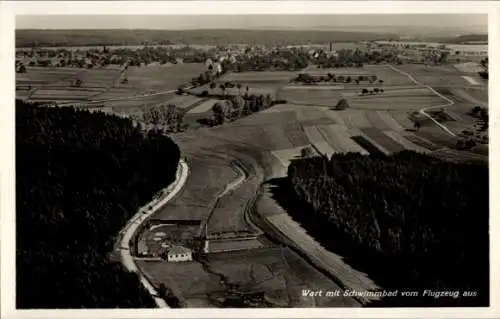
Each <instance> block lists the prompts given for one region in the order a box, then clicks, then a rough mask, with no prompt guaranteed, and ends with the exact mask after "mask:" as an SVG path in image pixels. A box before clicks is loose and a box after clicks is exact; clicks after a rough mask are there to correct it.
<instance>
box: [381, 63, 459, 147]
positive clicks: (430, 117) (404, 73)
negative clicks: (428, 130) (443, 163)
mask: <svg viewBox="0 0 500 319" xmlns="http://www.w3.org/2000/svg"><path fill="white" fill-rule="evenodd" d="M389 67H390V68H391V69H393V70H394V71H396V72H399V73H401V74H403V75H406V76H407V77H408V78H409V79H410V80H411V81H412V82H413V83H415V84H416V85H419V86H422V87H425V88H427V89H429V90H431V91H432V92H433V93H434V94H436V95H437V96H439V97H440V98H442V99H443V100H445V101H446V102H447V103H445V104H439V105H433V106H428V107H424V108H423V109H421V110H420V111H419V112H420V114H422V115H423V116H425V117H427V118H428V119H430V120H431V121H432V122H434V124H436V125H437V126H439V127H440V128H441V129H443V130H444V131H445V132H446V133H448V134H449V135H451V136H453V137H457V135H456V134H455V133H453V132H452V131H451V130H450V129H449V128H447V127H446V126H445V125H443V124H441V123H439V122H438V121H436V120H435V119H434V118H433V117H432V116H430V115H429V114H428V113H426V112H427V111H429V110H432V109H439V108H445V107H449V106H452V105H453V104H455V102H453V101H452V100H450V99H449V98H447V97H446V96H444V95H442V94H441V93H439V92H438V91H436V90H434V89H433V88H432V87H430V86H429V85H426V84H423V83H421V82H419V81H417V80H416V79H415V78H414V77H413V76H412V75H411V74H409V73H406V72H404V71H402V70H400V69H398V68H396V67H395V66H393V65H389Z"/></svg>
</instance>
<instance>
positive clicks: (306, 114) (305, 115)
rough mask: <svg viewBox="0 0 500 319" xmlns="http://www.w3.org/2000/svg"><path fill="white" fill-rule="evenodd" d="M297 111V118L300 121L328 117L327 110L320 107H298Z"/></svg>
mask: <svg viewBox="0 0 500 319" xmlns="http://www.w3.org/2000/svg"><path fill="white" fill-rule="evenodd" d="M296 112H297V120H298V121H299V122H310V121H315V120H320V119H323V118H325V117H327V115H326V111H325V110H323V109H320V108H313V107H309V108H302V109H297V111H296ZM327 118H328V117H327Z"/></svg>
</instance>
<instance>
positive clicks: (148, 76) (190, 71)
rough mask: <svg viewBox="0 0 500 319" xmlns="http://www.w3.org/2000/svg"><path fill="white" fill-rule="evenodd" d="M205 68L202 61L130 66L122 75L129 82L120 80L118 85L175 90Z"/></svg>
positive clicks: (156, 89)
mask: <svg viewBox="0 0 500 319" xmlns="http://www.w3.org/2000/svg"><path fill="white" fill-rule="evenodd" d="M205 70H206V66H205V65H204V64H202V63H187V64H173V65H171V66H169V67H163V66H145V67H129V68H128V69H127V70H126V71H125V72H124V74H123V75H122V78H124V77H127V79H128V83H121V82H119V83H117V84H116V87H119V88H141V89H144V90H155V91H166V90H175V89H177V88H178V87H179V85H181V84H184V83H187V82H189V81H191V79H192V78H194V77H197V76H198V75H200V73H202V72H203V71H205Z"/></svg>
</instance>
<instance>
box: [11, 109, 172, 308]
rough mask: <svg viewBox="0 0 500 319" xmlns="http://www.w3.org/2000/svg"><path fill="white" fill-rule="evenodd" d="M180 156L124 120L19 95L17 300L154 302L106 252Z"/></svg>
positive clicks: (48, 304)
mask: <svg viewBox="0 0 500 319" xmlns="http://www.w3.org/2000/svg"><path fill="white" fill-rule="evenodd" d="M179 158H180V151H179V148H178V147H177V145H176V144H174V143H173V142H172V140H170V139H169V138H168V137H165V136H163V135H160V134H157V133H153V132H151V133H149V134H148V135H147V136H144V134H143V133H142V132H141V129H140V128H139V127H134V126H133V125H132V122H131V121H130V120H128V119H122V118H118V117H116V116H109V115H105V114H104V113H89V112H86V111H76V110H74V109H73V108H58V107H55V108H46V107H40V106H36V105H32V104H25V103H23V102H21V101H17V102H16V208H17V212H16V228H17V229H16V234H17V251H16V253H17V293H16V298H17V307H18V308H23V309H26V308H117V307H118V308H141V307H155V304H154V302H153V300H152V299H151V297H150V296H149V295H148V293H147V292H146V291H145V290H143V289H142V286H141V285H140V283H139V281H138V278H137V277H136V276H135V275H134V274H131V273H127V272H126V271H125V270H123V268H122V267H121V265H119V264H116V263H113V262H111V261H109V259H108V254H109V253H110V252H111V251H112V249H113V243H114V240H115V237H116V235H117V234H118V232H119V231H120V230H121V228H122V227H123V226H124V225H125V224H126V222H127V221H128V219H129V218H130V217H131V216H132V215H134V214H135V213H136V211H137V209H138V208H139V206H140V205H144V204H145V203H146V202H148V201H149V200H150V199H151V198H152V196H153V194H154V193H155V192H157V191H158V190H159V189H161V188H163V187H165V186H166V185H168V184H169V183H171V182H172V181H173V180H174V178H175V171H176V168H177V163H178V161H179Z"/></svg>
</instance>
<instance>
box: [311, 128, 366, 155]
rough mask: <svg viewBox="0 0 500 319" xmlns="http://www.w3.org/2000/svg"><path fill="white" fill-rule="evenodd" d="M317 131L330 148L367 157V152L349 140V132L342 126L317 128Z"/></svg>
mask: <svg viewBox="0 0 500 319" xmlns="http://www.w3.org/2000/svg"><path fill="white" fill-rule="evenodd" d="M319 131H320V132H321V133H322V135H323V136H324V137H325V139H326V140H327V141H328V143H329V144H330V146H332V148H334V149H336V150H339V151H341V152H344V153H349V152H353V153H361V154H363V155H368V152H367V151H366V150H365V149H363V148H362V147H361V146H359V145H358V144H357V143H356V142H354V141H353V140H352V139H351V132H350V130H349V129H348V128H347V127H345V126H344V125H338V124H337V125H335V124H334V125H325V126H321V127H319Z"/></svg>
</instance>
